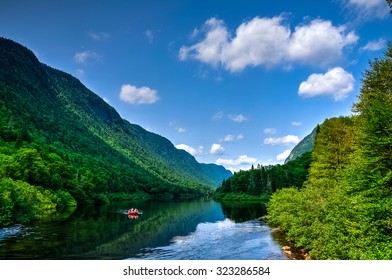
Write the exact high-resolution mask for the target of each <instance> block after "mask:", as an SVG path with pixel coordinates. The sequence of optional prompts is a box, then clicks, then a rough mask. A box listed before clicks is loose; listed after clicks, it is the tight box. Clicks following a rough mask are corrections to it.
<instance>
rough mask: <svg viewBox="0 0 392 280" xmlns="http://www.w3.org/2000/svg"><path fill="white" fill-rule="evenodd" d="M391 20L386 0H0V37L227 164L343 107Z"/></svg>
mask: <svg viewBox="0 0 392 280" xmlns="http://www.w3.org/2000/svg"><path fill="white" fill-rule="evenodd" d="M5 2H7V3H5ZM315 2H317V5H315ZM391 26H392V15H391V14H389V9H388V7H387V4H386V1H384V0H331V1H310V0H309V1H308V0H306V1H301V0H299V1H292V0H282V1H246V0H243V1H213V0H209V1H207V0H199V1H189V0H184V1H179V0H178V1H149V0H143V1H136V0H117V1H97V0H94V1H93V0H89V1H75V0H68V1H42V0H36V1H27V0H26V1H22V0H14V1H2V3H1V4H0V36H2V37H6V38H10V39H13V40H15V41H17V42H19V43H21V44H23V45H25V46H27V47H28V48H30V49H31V50H32V51H34V53H35V54H36V55H37V56H38V58H39V59H40V60H41V61H42V62H44V63H46V64H48V65H50V66H52V67H55V68H57V69H60V70H63V71H65V72H67V73H70V74H72V75H73V76H75V77H77V78H78V79H80V80H81V81H82V83H84V84H85V85H86V86H87V87H88V88H89V89H91V90H92V91H94V92H95V93H97V94H98V95H100V96H101V97H102V98H104V99H105V100H106V101H107V102H108V103H109V104H110V105H111V106H113V107H114V108H115V109H116V110H117V111H118V112H119V113H120V115H121V116H122V117H123V118H125V119H127V120H128V121H130V122H131V123H136V124H139V125H141V126H143V127H144V128H146V129H148V130H149V131H152V132H155V133H158V134H160V135H162V136H164V137H167V138H168V139H169V140H170V141H172V142H173V144H174V145H176V146H177V147H178V148H182V149H186V150H187V151H189V152H190V153H192V154H193V155H194V156H195V157H196V159H197V160H198V161H199V162H208V163H210V162H212V163H218V164H221V165H224V166H225V167H227V168H228V169H230V170H239V169H247V168H249V167H250V166H251V164H255V165H257V164H259V163H260V164H264V165H265V164H275V163H282V162H283V160H284V159H285V157H286V156H287V155H288V153H289V151H290V150H291V149H292V148H293V147H294V146H295V144H296V143H297V142H298V141H299V140H301V139H302V138H303V137H305V136H306V135H307V134H309V133H310V132H311V130H312V129H313V128H314V127H315V126H316V125H317V124H318V123H321V122H322V121H323V120H324V119H326V118H330V117H334V116H340V115H349V114H351V105H352V104H353V102H355V100H356V96H357V95H358V93H359V89H360V87H361V77H362V73H363V72H364V71H365V70H366V69H367V68H368V61H369V60H371V59H374V58H376V57H380V56H381V55H382V54H383V51H384V50H385V47H386V43H387V42H388V40H391V39H392V28H391Z"/></svg>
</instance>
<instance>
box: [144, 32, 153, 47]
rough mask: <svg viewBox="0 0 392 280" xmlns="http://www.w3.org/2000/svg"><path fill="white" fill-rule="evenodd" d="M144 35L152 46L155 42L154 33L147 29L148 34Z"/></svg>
mask: <svg viewBox="0 0 392 280" xmlns="http://www.w3.org/2000/svg"><path fill="white" fill-rule="evenodd" d="M144 35H146V37H147V40H148V42H149V43H150V44H152V42H153V41H154V33H153V32H152V31H151V30H150V29H147V30H146V32H144Z"/></svg>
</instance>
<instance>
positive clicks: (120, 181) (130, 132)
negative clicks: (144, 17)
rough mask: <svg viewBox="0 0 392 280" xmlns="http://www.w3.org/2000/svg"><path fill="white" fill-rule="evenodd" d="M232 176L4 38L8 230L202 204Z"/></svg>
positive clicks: (0, 101)
mask: <svg viewBox="0 0 392 280" xmlns="http://www.w3.org/2000/svg"><path fill="white" fill-rule="evenodd" d="M230 175H231V172H229V171H228V170H226V169H225V168H223V167H222V166H217V165H214V164H209V165H206V164H199V163H198V162H197V161H196V160H195V159H194V157H192V156H191V155H190V154H188V153H187V152H185V151H183V150H178V149H176V148H175V147H174V145H173V144H172V143H171V142H170V141H169V140H167V139H166V138H164V137H162V136H160V135H157V134H154V133H151V132H148V131H146V130H144V129H143V128H142V127H140V126H138V125H134V124H130V123H129V122H128V121H126V120H123V119H122V118H121V117H120V116H119V114H118V113H117V112H116V111H115V110H114V109H113V108H112V107H111V106H110V105H109V104H107V103H106V102H105V101H104V100H102V99H101V98H100V97H99V96H97V95H96V94H94V93H93V92H91V91H90V90H88V89H87V88H86V87H85V86H84V85H83V84H81V83H80V81H79V80H77V79H76V78H74V77H72V76H71V75H69V74H66V73H64V72H61V71H59V70H56V69H53V68H51V67H49V66H47V65H44V64H42V63H40V62H39V61H38V59H37V58H36V57H35V55H34V54H33V53H32V52H31V51H30V50H28V49H27V48H25V47H23V46H21V45H19V44H17V43H15V42H13V41H11V40H8V39H4V38H0V226H4V225H9V224H12V223H16V222H18V223H19V222H28V221H31V220H34V219H37V218H40V217H42V216H44V215H46V214H50V213H53V212H55V211H59V210H62V209H64V208H66V207H70V206H75V205H77V204H80V203H106V202H108V201H109V200H115V199H173V198H175V199H176V198H190V197H197V196H201V195H206V194H208V193H211V192H212V189H213V187H214V186H215V187H216V186H218V185H219V184H220V183H221V182H222V180H223V179H225V178H227V177H228V176H230Z"/></svg>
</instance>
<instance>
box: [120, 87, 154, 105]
mask: <svg viewBox="0 0 392 280" xmlns="http://www.w3.org/2000/svg"><path fill="white" fill-rule="evenodd" d="M120 100H122V101H124V102H127V103H129V104H138V105H139V104H153V103H155V102H157V101H158V100H159V96H158V94H157V91H156V90H153V89H150V88H149V87H140V88H138V87H136V86H133V85H130V84H126V85H122V86H121V90H120Z"/></svg>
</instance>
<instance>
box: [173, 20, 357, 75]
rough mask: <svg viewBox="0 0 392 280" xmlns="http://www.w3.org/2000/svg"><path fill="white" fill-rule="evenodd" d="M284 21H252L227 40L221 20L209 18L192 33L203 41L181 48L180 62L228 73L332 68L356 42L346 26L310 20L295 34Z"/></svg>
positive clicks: (224, 26)
mask: <svg viewBox="0 0 392 280" xmlns="http://www.w3.org/2000/svg"><path fill="white" fill-rule="evenodd" d="M283 21H284V17H283V16H277V17H273V18H259V17H255V18H253V19H252V20H250V21H248V22H244V23H242V24H241V25H240V26H239V27H238V28H237V30H236V33H235V36H230V33H229V31H228V29H227V27H226V25H225V24H224V22H223V21H222V20H218V19H216V18H211V19H209V20H207V21H206V22H205V24H204V26H203V27H202V28H201V30H199V29H195V30H197V32H196V33H195V31H194V33H195V34H197V35H200V34H202V35H204V38H202V39H201V41H199V42H198V43H196V44H194V45H192V46H189V47H187V46H182V47H181V48H180V51H179V59H180V60H182V61H184V60H187V59H195V60H198V61H201V62H204V63H206V64H210V65H212V66H214V67H217V66H222V67H224V68H225V69H227V70H229V71H231V72H239V71H242V70H243V69H245V68H246V67H256V66H266V67H271V66H275V65H279V64H284V63H286V64H287V63H289V64H290V63H293V62H297V63H301V64H311V65H331V64H332V63H333V62H336V61H337V60H338V59H340V58H341V56H342V54H343V49H344V48H345V47H347V46H350V45H352V44H354V43H356V42H357V40H358V36H357V35H355V33H354V32H348V33H347V32H346V27H345V26H338V27H335V26H333V25H332V23H331V22H330V21H326V20H320V19H317V20H313V21H311V22H310V23H307V24H303V25H300V26H297V27H296V28H295V31H294V32H291V30H290V27H289V26H288V25H285V24H284V23H283ZM195 36H196V35H195Z"/></svg>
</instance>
